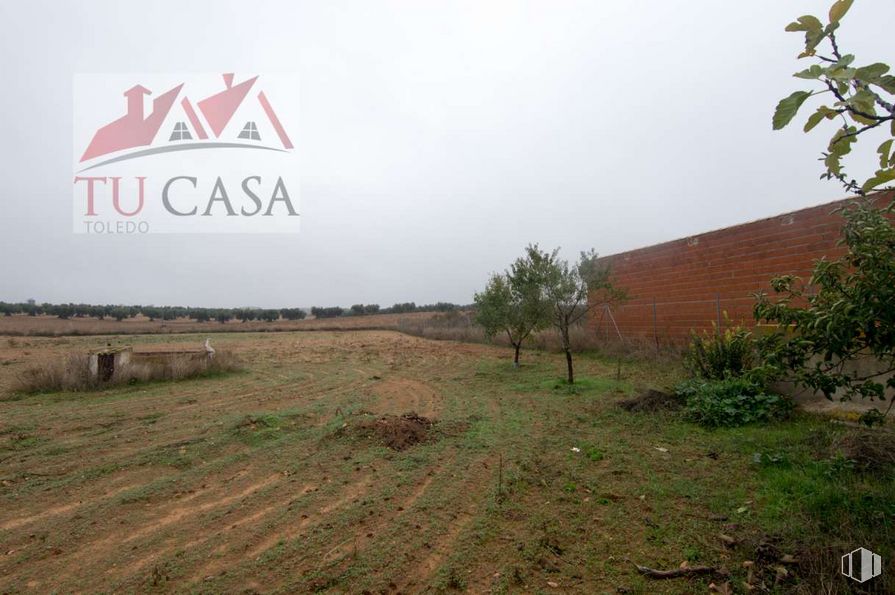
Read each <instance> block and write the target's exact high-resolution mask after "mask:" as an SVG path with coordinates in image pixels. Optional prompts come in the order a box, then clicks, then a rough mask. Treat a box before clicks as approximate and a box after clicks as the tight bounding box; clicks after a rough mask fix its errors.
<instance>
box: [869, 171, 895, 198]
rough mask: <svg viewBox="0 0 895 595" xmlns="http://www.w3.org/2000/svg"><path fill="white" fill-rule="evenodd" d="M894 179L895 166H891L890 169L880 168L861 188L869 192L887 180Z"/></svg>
mask: <svg viewBox="0 0 895 595" xmlns="http://www.w3.org/2000/svg"><path fill="white" fill-rule="evenodd" d="M892 180H895V168H892V167H890V168H889V169H880V170H877V172H876V174H875V175H874V176H873V177H872V178H870V179H869V180H867V181H866V182H864V184H863V185H862V186H861V190H863V191H864V192H869V191H870V190H873V189H874V188H876V187H877V186H882V185H883V184H885V183H886V182H891V181H892Z"/></svg>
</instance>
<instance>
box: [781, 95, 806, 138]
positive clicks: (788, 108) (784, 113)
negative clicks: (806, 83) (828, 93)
mask: <svg viewBox="0 0 895 595" xmlns="http://www.w3.org/2000/svg"><path fill="white" fill-rule="evenodd" d="M809 97H811V92H810V91H796V92H795V93H793V94H792V95H790V96H789V97H787V98H785V99H781V100H780V103H778V104H777V109H776V110H774V118H773V125H774V130H780V129H781V128H783V127H784V126H786V125H787V124H789V123H790V122H791V121H792V119H793V118H794V117H795V116H796V113H798V111H799V108H800V107H802V104H803V103H805V100H806V99H808V98H809Z"/></svg>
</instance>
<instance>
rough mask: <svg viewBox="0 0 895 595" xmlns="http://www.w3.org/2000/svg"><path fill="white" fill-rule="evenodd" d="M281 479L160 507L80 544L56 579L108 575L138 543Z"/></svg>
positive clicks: (210, 492)
mask: <svg viewBox="0 0 895 595" xmlns="http://www.w3.org/2000/svg"><path fill="white" fill-rule="evenodd" d="M245 474H246V471H245V470H243V471H241V472H239V473H237V475H236V476H235V477H234V478H233V479H235V478H236V477H241V476H243V475H245ZM281 477H282V475H281V474H279V473H275V474H271V475H268V476H265V477H263V478H262V479H260V480H256V481H252V482H251V483H249V484H248V485H246V486H244V487H243V488H242V489H241V490H240V491H238V492H236V493H233V494H229V495H225V496H224V497H221V498H215V499H212V500H210V501H205V502H201V503H198V504H190V503H191V502H193V501H195V500H198V499H200V498H202V497H203V496H205V497H207V496H213V495H214V494H215V493H219V492H220V490H219V489H213V488H212V489H205V490H201V489H200V490H196V491H195V492H192V493H189V494H187V495H186V496H183V497H182V498H179V499H178V500H176V501H174V502H170V503H166V504H165V505H163V506H161V507H157V508H155V509H153V510H152V511H151V513H150V516H149V517H148V518H143V519H141V520H140V522H139V524H138V525H136V526H126V527H124V528H122V529H121V530H118V531H115V532H112V533H111V534H110V533H109V532H106V533H105V536H104V537H102V538H101V539H98V540H94V541H93V542H89V543H81V544H79V545H78V547H77V549H76V550H75V552H74V553H73V554H72V555H71V556H67V557H65V558H62V559H61V560H60V562H61V563H62V565H63V568H62V569H60V570H59V571H57V573H56V578H59V579H66V578H68V579H71V578H72V577H71V576H70V575H68V573H70V572H76V573H83V572H84V570H85V568H91V567H93V568H99V569H102V570H103V571H104V573H105V574H109V571H110V570H114V568H115V566H116V562H123V561H124V559H122V556H121V554H122V552H128V553H129V552H131V551H134V550H133V549H131V547H129V546H132V545H134V542H135V541H137V540H139V539H143V538H146V537H149V536H152V535H155V534H158V533H160V532H162V531H164V530H166V529H167V528H169V527H172V526H174V525H175V524H176V526H177V528H178V529H179V530H183V527H184V525H185V524H186V523H187V522H188V521H189V520H190V519H194V518H196V517H197V516H199V515H201V514H203V513H207V512H210V511H213V510H217V509H220V508H222V507H225V506H228V505H230V504H233V503H234V502H237V501H239V500H241V499H243V498H246V497H248V496H250V495H252V494H254V493H256V492H258V491H260V490H261V489H263V488H265V487H267V486H269V485H272V484H273V483H274V482H276V481H277V480H278V479H280V478H281ZM207 481H208V480H206V482H207ZM225 489H226V488H225ZM127 555H128V554H125V556H127Z"/></svg>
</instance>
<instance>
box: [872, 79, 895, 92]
mask: <svg viewBox="0 0 895 595" xmlns="http://www.w3.org/2000/svg"><path fill="white" fill-rule="evenodd" d="M876 84H877V85H879V86H880V87H882V88H883V89H885V90H886V91H887V92H889V93H892V94H893V95H895V76H892V75H891V74H887V75H885V76H881V77H879V81H878V82H877V83H876Z"/></svg>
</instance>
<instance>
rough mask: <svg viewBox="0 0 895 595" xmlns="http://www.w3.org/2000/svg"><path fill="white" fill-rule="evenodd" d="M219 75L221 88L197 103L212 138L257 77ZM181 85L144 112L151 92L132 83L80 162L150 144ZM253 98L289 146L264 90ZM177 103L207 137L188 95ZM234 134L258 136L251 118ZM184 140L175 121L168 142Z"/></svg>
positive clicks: (185, 130)
mask: <svg viewBox="0 0 895 595" xmlns="http://www.w3.org/2000/svg"><path fill="white" fill-rule="evenodd" d="M223 78H224V86H225V88H224V90H223V91H220V92H219V93H216V94H214V95H211V96H209V97H206V98H205V99H202V100H201V101H199V102H198V104H197V105H198V107H199V112H200V113H201V114H202V116H203V117H204V120H205V122H206V123H207V126H208V128H209V129H210V130H211V134H213V135H214V138H215V139H220V138H221V135H223V134H224V133H225V130H226V129H227V125H228V124H229V123H230V121H231V120H232V118H233V115H234V114H235V113H236V110H237V109H238V108H239V107H240V106H241V105H243V104H244V101H245V100H246V98H247V97H248V96H249V93H250V91H251V90H252V88H253V87H255V86H256V83H257V81H258V77H257V76H254V77H252V78H250V79H247V80H245V81H243V82H241V83H239V84H237V85H234V84H233V73H226V74H224V75H223ZM182 88H183V83H181V84H179V85H177V86H176V87H174V88H172V89H170V90H168V91H166V92H165V93H164V94H162V95H159V96H158V97H156V98H155V99H153V101H152V113H151V114H149V115H148V116H146V115H144V113H143V96H144V95H151V94H152V91H150V90H149V89H147V88H146V87H143V86H142V85H135V86H134V87H132V88H130V89H128V90H127V91H125V92H124V96H125V97H126V98H127V113H126V114H125V115H124V116H122V117H121V118H119V119H117V120H115V121H113V122H110V123H109V124H106V125H105V126H103V127H102V128H100V129H99V130H97V131H96V134H94V135H93V140H91V141H90V144H89V145H88V146H87V150H86V151H84V154H83V155H82V156H81V159H80V161H82V162H83V161H86V160H88V159H94V158H96V157H101V156H103V155H108V154H110V153H115V152H117V151H122V150H124V149H133V148H135V147H145V146H148V145H150V144H152V142H153V141H154V140H155V138H156V136H157V135H158V133H159V129H160V128H161V126H162V124H163V123H164V121H165V119H166V118H167V117H168V114H169V113H170V112H171V109H172V107H173V106H174V103H175V101H176V100H177V97H178V95H179V94H180V91H181V89H182ZM256 98H257V100H258V103H259V104H260V106H261V109H262V110H263V112H264V115H265V117H266V118H267V119H268V121H269V122H270V125H271V126H272V128H273V130H274V131H275V132H276V135H277V137H278V138H279V140H280V143H281V144H282V146H283V148H284V149H292V148H293V145H292V141H291V140H290V139H289V135H288V134H286V129H285V128H283V125H282V123H281V122H280V119H279V118H278V117H277V114H276V112H275V111H274V109H273V106H271V104H270V101H269V100H268V99H267V96H266V95H265V94H264V91H263V90H262V91H259V92H258V94H257V95H256ZM180 106H181V108H182V109H183V113H184V114H185V115H186V118H187V120H189V122H190V125H191V126H192V129H193V131H194V132H195V134H196V136H197V137H198V138H199V140H202V141H205V140H208V133H207V132H206V126H205V125H203V123H202V119H201V118H200V117H199V113H197V112H196V110H195V109H194V108H193V104H192V103H191V102H190V100H189V98H188V97H184V98H183V99H182V100H181V102H180ZM237 138H238V139H239V140H246V141H260V140H261V137H260V135H259V133H258V128H257V125H256V124H255V122H254V121H249V122H246V124H245V126H244V127H243V128H242V130H241V131H240V132H239V135H238V137H237ZM184 140H192V134H191V133H190V130H189V127H187V126H186V123H185V122H177V123H176V124H175V126H174V130H173V131H172V133H171V136H170V137H169V138H168V142H175V141H184Z"/></svg>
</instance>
